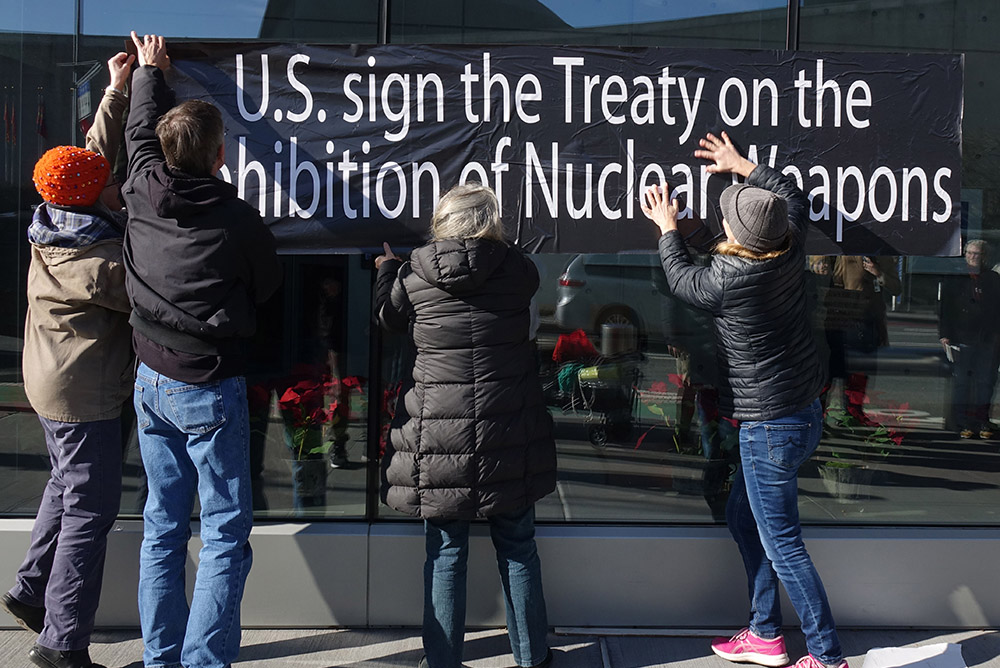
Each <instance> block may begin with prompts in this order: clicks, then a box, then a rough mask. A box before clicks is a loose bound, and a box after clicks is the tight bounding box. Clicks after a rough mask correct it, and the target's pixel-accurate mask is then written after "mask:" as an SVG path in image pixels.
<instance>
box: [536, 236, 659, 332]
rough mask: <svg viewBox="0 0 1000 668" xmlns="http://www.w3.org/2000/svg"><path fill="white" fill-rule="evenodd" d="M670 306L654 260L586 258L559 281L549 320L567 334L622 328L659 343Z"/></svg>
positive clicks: (608, 256) (621, 255)
mask: <svg viewBox="0 0 1000 668" xmlns="http://www.w3.org/2000/svg"><path fill="white" fill-rule="evenodd" d="M672 301H673V300H672V298H671V296H670V290H669V289H668V288H667V280H666V277H665V276H664V274H663V269H662V267H661V266H660V258H659V256H658V255H656V254H641V255H640V254H624V253H619V254H611V253H587V254H583V255H577V256H576V257H575V258H573V259H572V260H571V261H570V263H569V264H568V265H567V266H566V270H565V271H564V272H563V273H562V275H561V276H560V277H559V281H558V284H557V286H556V310H555V320H556V323H557V324H558V325H559V327H560V328H561V329H565V330H570V331H573V330H577V329H582V330H584V331H586V332H587V333H588V334H595V335H600V332H601V325H603V324H605V323H608V324H616V325H624V324H628V325H632V326H634V327H635V328H636V331H637V332H638V334H639V336H640V337H642V338H647V337H654V338H662V336H663V331H664V318H669V316H668V315H667V314H668V313H669V309H670V303H671V302H672Z"/></svg>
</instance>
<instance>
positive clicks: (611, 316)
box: [594, 306, 643, 338]
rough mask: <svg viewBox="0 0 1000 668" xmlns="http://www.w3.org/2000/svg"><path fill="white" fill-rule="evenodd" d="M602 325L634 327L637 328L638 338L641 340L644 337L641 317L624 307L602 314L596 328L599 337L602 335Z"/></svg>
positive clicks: (598, 318)
mask: <svg viewBox="0 0 1000 668" xmlns="http://www.w3.org/2000/svg"><path fill="white" fill-rule="evenodd" d="M601 325H632V326H633V327H635V333H636V336H638V337H640V338H641V337H642V336H643V331H642V324H641V323H640V322H639V317H638V316H637V315H636V314H635V312H634V311H632V310H631V309H629V308H626V307H624V306H616V307H613V308H609V309H608V310H606V311H602V312H601V314H600V315H599V316H598V317H597V323H596V325H595V326H594V334H596V335H597V336H600V335H601Z"/></svg>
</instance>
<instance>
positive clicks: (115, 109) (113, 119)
mask: <svg viewBox="0 0 1000 668" xmlns="http://www.w3.org/2000/svg"><path fill="white" fill-rule="evenodd" d="M133 62H135V56H131V55H129V54H127V53H125V52H124V51H123V52H121V53H117V54H115V55H114V56H112V57H111V59H110V60H108V73H109V74H110V79H111V83H110V85H109V86H108V87H107V88H105V89H104V97H102V98H101V104H100V106H98V107H97V111H96V112H95V113H94V124H93V125H92V126H90V129H89V130H87V144H86V146H87V150H88V151H93V152H94V153H99V154H101V155H103V156H104V158H105V159H106V160H107V161H108V162H109V163H110V164H111V166H112V168H113V167H114V164H115V158H117V157H118V149H119V148H121V143H122V123H123V122H124V120H125V108H126V107H128V96H127V95H126V94H125V87H126V85H127V83H128V75H129V68H130V67H131V66H132V63H133Z"/></svg>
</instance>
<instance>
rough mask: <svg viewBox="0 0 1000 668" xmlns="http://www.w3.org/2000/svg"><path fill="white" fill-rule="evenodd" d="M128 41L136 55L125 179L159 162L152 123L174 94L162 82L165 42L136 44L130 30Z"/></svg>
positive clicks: (160, 156)
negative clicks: (130, 35)
mask: <svg viewBox="0 0 1000 668" xmlns="http://www.w3.org/2000/svg"><path fill="white" fill-rule="evenodd" d="M132 41H133V42H134V43H135V45H136V48H137V49H138V52H139V69H138V70H136V73H135V76H134V77H133V78H132V106H131V108H130V110H129V116H128V124H127V125H126V126H125V146H126V148H127V150H128V156H129V160H128V175H129V178H132V177H133V176H134V175H135V174H138V173H139V172H140V171H143V170H144V169H147V168H149V167H151V166H152V165H154V164H156V163H158V162H160V161H162V160H163V150H162V149H161V148H160V140H159V139H158V138H157V137H156V123H157V121H159V120H160V117H161V116H162V115H163V114H165V113H166V112H167V111H168V110H169V109H170V108H171V107H172V106H173V105H174V93H173V91H172V90H171V89H170V87H169V86H168V85H167V82H166V80H165V79H164V78H163V71H164V70H165V69H167V68H168V67H170V57H169V56H167V44H166V40H164V39H163V37H161V36H158V35H145V36H144V38H143V39H142V40H140V39H139V36H138V35H136V34H135V31H134V30H133V31H132Z"/></svg>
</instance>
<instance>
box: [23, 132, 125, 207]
mask: <svg viewBox="0 0 1000 668" xmlns="http://www.w3.org/2000/svg"><path fill="white" fill-rule="evenodd" d="M110 172H111V165H109V164H108V161H107V160H105V159H104V158H103V157H102V156H100V155H98V154H97V153H94V152H93V151H88V150H86V149H82V148H79V147H77V146H56V147H55V148H52V149H49V150H48V151H46V152H45V154H44V155H43V156H42V157H41V158H39V159H38V162H36V163H35V173H34V177H33V178H34V181H35V190H37V191H38V194H39V195H41V196H42V199H44V200H45V201H46V202H49V203H50V204H58V205H61V206H91V205H92V204H94V203H95V202H96V201H97V198H98V197H100V195H101V191H102V190H104V186H105V184H106V183H107V181H108V174H109V173H110Z"/></svg>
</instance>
